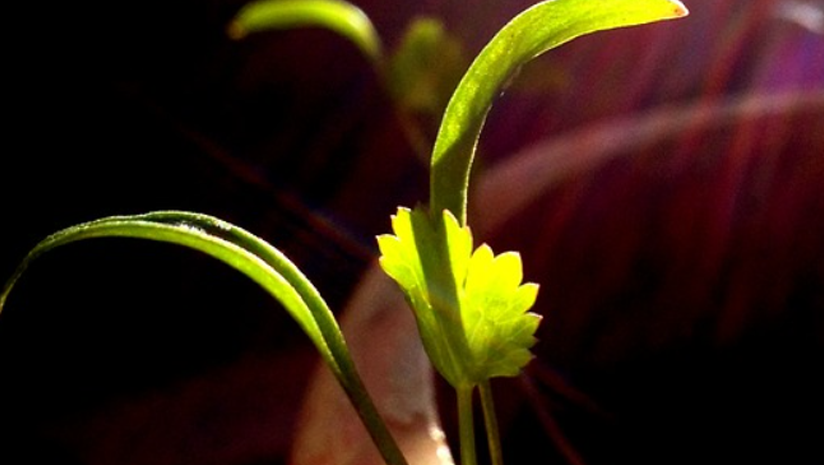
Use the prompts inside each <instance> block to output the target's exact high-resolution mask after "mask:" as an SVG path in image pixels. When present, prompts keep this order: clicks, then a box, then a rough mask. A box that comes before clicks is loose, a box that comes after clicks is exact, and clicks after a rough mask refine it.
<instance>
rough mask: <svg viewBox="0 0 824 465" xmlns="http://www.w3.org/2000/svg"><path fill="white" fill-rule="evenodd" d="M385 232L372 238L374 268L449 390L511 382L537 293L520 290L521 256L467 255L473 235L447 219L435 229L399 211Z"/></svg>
mask: <svg viewBox="0 0 824 465" xmlns="http://www.w3.org/2000/svg"><path fill="white" fill-rule="evenodd" d="M392 229H393V231H394V233H395V234H394V235H388V234H387V235H382V236H379V237H378V246H379V248H380V250H381V258H380V264H381V266H382V267H383V269H384V270H385V271H386V273H387V274H389V276H391V277H392V278H393V279H394V280H395V281H397V282H398V284H399V285H400V286H401V288H402V289H403V290H404V293H405V295H406V296H407V299H408V301H409V303H410V304H411V306H412V307H413V310H414V312H415V317H416V319H417V321H418V327H419V330H420V333H421V337H422V339H423V342H424V347H425V348H426V350H427V353H428V354H429V357H430V359H431V360H432V363H433V365H434V366H435V367H436V368H437V370H438V371H439V372H440V373H441V374H442V375H443V376H444V378H446V379H447V380H448V381H449V382H450V383H451V384H452V385H453V386H455V387H465V386H474V385H477V384H479V383H481V382H483V381H485V380H487V379H489V378H491V377H495V376H515V375H517V374H518V373H519V372H520V370H521V368H523V367H524V365H526V364H527V363H528V362H529V360H530V359H531V358H532V355H531V353H530V351H529V349H530V347H532V345H533V344H534V343H535V338H534V336H533V334H534V333H535V330H536V329H537V327H538V322H539V321H540V317H539V316H538V315H536V314H533V313H528V312H527V310H529V308H530V307H532V305H533V304H534V303H535V298H536V296H537V292H538V286H537V285H535V284H531V283H527V284H521V281H522V278H523V273H522V271H521V259H520V256H519V255H518V254H516V253H512V252H509V253H504V254H501V255H498V256H497V257H496V256H495V255H494V253H493V252H492V249H491V248H489V246H487V245H481V246H480V247H478V249H477V250H475V252H474V253H473V252H472V246H473V245H472V233H471V232H470V230H469V228H468V227H466V226H461V225H460V224H459V223H458V220H457V219H456V218H455V217H454V216H453V215H452V214H451V213H450V212H448V211H444V212H443V219H442V222H440V224H439V223H436V222H433V221H431V220H430V218H429V214H428V213H427V212H426V211H425V210H424V209H422V208H416V209H415V210H409V209H406V208H399V209H398V212H397V214H395V215H394V216H393V217H392ZM442 239H443V240H442ZM443 257H446V258H443Z"/></svg>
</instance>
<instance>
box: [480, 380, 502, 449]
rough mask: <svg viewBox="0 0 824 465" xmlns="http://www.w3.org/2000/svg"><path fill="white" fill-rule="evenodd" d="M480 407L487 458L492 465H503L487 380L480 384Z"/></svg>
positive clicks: (498, 434)
mask: <svg viewBox="0 0 824 465" xmlns="http://www.w3.org/2000/svg"><path fill="white" fill-rule="evenodd" d="M480 391H481V407H482V408H483V412H484V425H485V426H486V441H487V442H488V443H489V457H490V460H491V461H492V465H503V464H504V456H503V453H502V452H501V435H500V433H499V430H498V417H497V416H496V415H495V402H494V401H493V400H492V387H491V386H490V384H489V380H488V379H487V380H485V381H484V382H482V383H481V384H480Z"/></svg>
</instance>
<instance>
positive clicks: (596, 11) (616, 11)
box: [430, 0, 687, 224]
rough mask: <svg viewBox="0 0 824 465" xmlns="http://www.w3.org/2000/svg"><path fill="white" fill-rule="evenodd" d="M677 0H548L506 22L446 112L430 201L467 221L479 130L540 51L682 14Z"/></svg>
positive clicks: (684, 11)
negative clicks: (503, 89) (499, 97)
mask: <svg viewBox="0 0 824 465" xmlns="http://www.w3.org/2000/svg"><path fill="white" fill-rule="evenodd" d="M686 14H687V9H686V8H685V7H684V5H682V4H681V3H680V2H678V0H597V1H589V0H587V1H585V0H551V1H547V2H543V3H539V4H537V5H535V6H533V7H531V8H529V9H527V10H526V11H524V12H523V13H521V14H520V15H518V16H517V17H515V18H514V19H513V20H512V21H511V22H510V23H509V24H507V25H506V26H504V28H503V29H501V31H500V32H498V34H497V35H495V37H494V38H493V39H492V40H491V41H490V42H489V44H488V45H487V46H486V47H485V48H484V49H483V50H482V51H481V53H480V54H479V55H478V57H477V58H476V59H475V61H474V62H473V63H472V65H471V66H470V68H469V70H468V71H467V72H466V74H465V75H464V77H463V79H462V80H461V82H460V84H459V85H458V88H457V89H456V90H455V93H454V94H453V95H452V99H451V100H450V102H449V105H448V107H447V109H446V113H445V114H444V118H443V120H442V122H441V127H440V130H439V132H438V137H437V140H436V142H435V148H434V151H433V154H432V171H431V186H430V189H431V191H430V204H431V209H432V211H433V212H436V215H439V214H440V212H441V211H442V210H444V209H446V210H450V211H451V212H452V213H453V214H454V215H455V217H456V218H458V220H459V221H460V223H461V224H465V223H466V195H467V185H468V182H469V171H470V168H471V165H472V159H473V157H474V154H475V147H476V144H477V141H478V137H479V135H480V132H481V129H482V127H483V124H484V120H485V119H486V115H487V113H488V112H489V108H490V106H491V105H492V101H493V99H494V98H495V97H496V96H497V95H498V93H499V92H500V89H501V87H502V86H503V85H504V84H505V83H506V82H507V81H508V80H509V79H510V78H511V76H512V75H513V73H515V72H516V70H517V69H518V68H520V67H521V66H523V65H524V64H525V63H526V62H528V61H529V60H531V59H533V58H535V57H536V56H538V55H540V54H541V53H544V52H546V51H547V50H550V49H552V48H555V47H557V46H559V45H561V44H564V43H566V42H568V41H570V40H572V39H574V38H576V37H579V36H581V35H584V34H588V33H591V32H596V31H601V30H606V29H614V28H619V27H625V26H633V25H639V24H645V23H650V22H654V21H660V20H664V19H671V18H677V17H681V16H685V15H686Z"/></svg>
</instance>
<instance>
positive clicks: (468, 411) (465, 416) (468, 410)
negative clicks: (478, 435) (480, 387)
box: [455, 386, 478, 465]
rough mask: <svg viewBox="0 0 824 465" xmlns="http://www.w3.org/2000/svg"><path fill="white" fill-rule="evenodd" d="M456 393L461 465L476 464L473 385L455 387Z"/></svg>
mask: <svg viewBox="0 0 824 465" xmlns="http://www.w3.org/2000/svg"><path fill="white" fill-rule="evenodd" d="M455 390H456V391H457V393H458V433H459V436H460V440H461V465H477V463H478V459H477V457H476V455H475V420H474V418H473V415H472V391H474V390H475V386H468V387H458V388H455Z"/></svg>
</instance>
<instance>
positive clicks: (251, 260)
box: [0, 211, 405, 465]
mask: <svg viewBox="0 0 824 465" xmlns="http://www.w3.org/2000/svg"><path fill="white" fill-rule="evenodd" d="M100 237H130V238H138V239H149V240H153V241H160V242H169V243H173V244H178V245H182V246H185V247H189V248H192V249H195V250H199V251H201V252H203V253H206V254H208V255H210V256H212V257H214V258H216V259H218V260H220V261H222V262H224V263H226V264H228V265H230V266H231V267H233V268H235V269H237V270H238V271H240V272H242V273H243V274H245V275H246V276H247V277H249V278H250V279H252V280H253V281H255V282H256V283H258V284H259V285H260V286H261V287H263V289H265V290H266V291H267V292H268V293H269V294H271V295H272V297H274V298H275V299H277V300H278V301H279V302H280V303H281V304H282V305H283V306H284V307H285V308H286V310H287V311H288V312H289V313H290V314H291V315H292V317H294V318H295V320H296V321H297V322H298V324H299V325H300V326H301V328H303V330H304V331H305V332H306V334H307V335H308V336H309V338H310V339H311V340H312V342H313V343H314V344H315V346H316V347H317V348H318V350H319V351H320V354H321V356H322V357H323V359H324V360H325V361H326V363H327V364H328V365H329V367H330V368H331V370H332V372H333V373H334V374H335V376H336V377H337V378H338V381H340V383H341V385H342V386H343V388H344V390H345V391H346V393H347V395H349V398H350V399H351V400H352V402H353V404H354V405H355V407H356V409H357V410H358V413H359V414H360V415H361V418H362V419H363V421H364V423H365V424H366V427H367V429H368V430H369V432H370V434H371V435H372V436H373V438H374V439H375V442H376V444H377V445H378V448H379V449H380V451H381V454H382V455H383V456H384V459H385V460H386V461H387V463H390V464H398V465H400V464H404V463H405V461H404V459H403V456H402V455H401V453H400V450H399V449H398V447H397V445H396V444H395V442H394V440H393V439H392V437H391V435H390V434H389V432H388V430H386V427H385V425H384V424H383V422H382V421H381V420H380V418H379V415H378V413H377V410H376V409H375V407H374V405H373V403H372V401H371V399H370V398H369V396H368V394H367V393H366V389H365V388H364V386H363V382H362V381H361V379H360V376H359V375H358V374H357V372H356V371H355V367H354V363H353V362H352V359H351V356H350V354H349V350H348V349H347V347H346V343H345V341H344V338H343V334H342V333H341V331H340V328H339V326H338V324H337V322H336V320H335V318H334V315H333V314H332V312H331V311H330V310H329V307H328V306H327V305H326V303H325V302H324V300H323V298H322V297H321V296H320V294H319V293H318V291H317V289H316V288H315V287H314V286H313V285H312V283H311V282H310V281H309V280H308V279H307V278H306V276H304V275H303V273H302V272H301V271H300V270H299V269H298V268H297V266H295V264H294V263H292V262H291V261H289V259H288V258H286V256H284V255H283V254H282V253H281V252H280V251H279V250H277V249H276V248H274V247H272V246H271V245H270V244H268V243H267V242H266V241H264V240H262V239H260V238H259V237H256V236H255V235H253V234H251V233H249V232H248V231H245V230H244V229H242V228H239V227H237V226H234V225H232V224H230V223H227V222H225V221H222V220H220V219H218V218H215V217H212V216H208V215H203V214H198V213H189V212H180V211H164V212H153V213H148V214H144V215H135V216H116V217H109V218H103V219H100V220H96V221H91V222H88V223H83V224H79V225H76V226H72V227H70V228H67V229H64V230H62V231H59V232H57V233H55V234H53V235H51V236H49V237H47V238H46V239H44V240H43V241H42V242H40V243H39V244H38V245H37V246H35V248H34V249H33V250H32V251H31V252H30V253H29V254H28V255H27V256H26V258H25V259H24V260H23V262H22V263H21V264H20V266H19V267H18V268H17V270H16V271H15V273H14V275H13V276H12V277H11V279H10V280H9V281H8V282H7V283H6V285H5V286H4V288H3V290H2V292H1V293H0V311H2V309H3V305H4V304H5V302H6V299H7V298H8V295H9V293H10V292H11V290H12V288H13V287H14V285H15V283H16V282H17V281H18V280H19V279H20V277H21V276H22V275H23V273H24V272H25V271H26V269H27V268H28V266H29V265H30V264H31V263H32V261H33V260H35V259H36V258H37V257H39V256H41V255H43V254H44V253H46V252H48V251H49V250H52V249H54V248H56V247H60V246H62V245H66V244H70V243H72V242H76V241H80V240H85V239H93V238H100Z"/></svg>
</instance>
